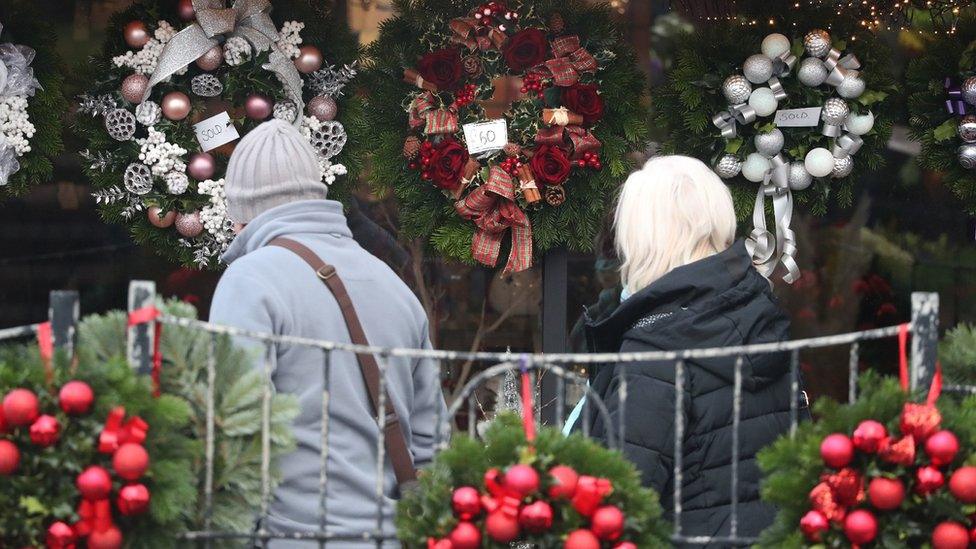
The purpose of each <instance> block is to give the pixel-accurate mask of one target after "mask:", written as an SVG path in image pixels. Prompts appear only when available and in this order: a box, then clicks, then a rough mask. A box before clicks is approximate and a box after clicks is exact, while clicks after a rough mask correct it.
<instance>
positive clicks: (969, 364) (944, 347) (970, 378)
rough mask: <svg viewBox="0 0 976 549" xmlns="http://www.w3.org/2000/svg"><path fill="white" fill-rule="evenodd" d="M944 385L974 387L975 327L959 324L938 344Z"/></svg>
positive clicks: (975, 367)
mask: <svg viewBox="0 0 976 549" xmlns="http://www.w3.org/2000/svg"><path fill="white" fill-rule="evenodd" d="M939 360H940V361H941V363H942V372H943V374H944V375H945V379H946V383H951V384H956V385H970V386H976V326H974V325H972V324H959V325H958V326H956V327H955V328H953V329H951V330H949V331H948V332H946V335H945V339H943V340H942V342H941V343H940V344H939Z"/></svg>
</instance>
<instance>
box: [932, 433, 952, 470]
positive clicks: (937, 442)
mask: <svg viewBox="0 0 976 549" xmlns="http://www.w3.org/2000/svg"><path fill="white" fill-rule="evenodd" d="M925 453H926V454H928V456H929V460H931V461H932V465H935V466H936V467H943V466H945V465H949V464H950V463H952V460H954V459H956V454H957V453H959V439H957V438H956V435H954V434H953V433H952V431H946V430H942V431H938V432H937V433H935V434H933V435H932V436H930V437H929V438H927V439H926V440H925Z"/></svg>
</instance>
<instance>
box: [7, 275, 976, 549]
mask: <svg viewBox="0 0 976 549" xmlns="http://www.w3.org/2000/svg"><path fill="white" fill-rule="evenodd" d="M140 284H141V285H140ZM74 297H75V300H77V294H74ZM152 300H153V289H152V287H151V286H147V285H145V284H144V283H138V282H134V283H133V287H132V288H130V309H135V308H140V307H143V306H145V305H146V304H147V303H151V302H152ZM62 301H64V299H62ZM912 305H913V307H912V320H911V322H910V323H909V324H908V327H909V330H910V331H911V332H912V333H913V334H914V335H913V337H912V352H911V367H912V369H911V372H912V374H911V380H912V386H913V387H918V386H927V385H928V381H929V380H930V379H931V377H932V375H933V374H934V366H935V361H936V360H935V357H936V350H937V342H938V341H937V338H938V295H937V294H922V293H919V294H913V296H912ZM65 307H66V306H65V305H64V304H62V305H60V306H58V307H55V306H52V318H54V317H58V318H62V317H63V318H67V319H69V320H70V319H71V318H72V316H73V318H74V319H75V320H76V319H77V309H76V307H75V308H74V309H71V308H70V307H67V308H65ZM68 310H73V314H72V313H67V312H65V311H68ZM58 311H61V312H60V313H59V312H58ZM59 315H60V316H59ZM59 322H60V324H58V325H57V326H55V322H54V321H53V320H52V328H55V343H56V345H57V344H58V342H59V341H60V344H61V345H62V346H64V345H70V343H69V341H70V339H71V338H72V337H73V335H71V336H69V335H68V334H69V332H70V330H73V328H70V329H65V328H62V327H61V326H62V324H65V323H66V322H67V321H65V320H59ZM155 322H160V323H162V324H164V325H175V326H182V327H184V328H189V329H193V330H199V331H202V332H206V333H209V334H211V338H210V341H211V345H210V348H209V360H208V368H207V391H206V400H207V407H206V414H207V418H206V426H207V427H206V440H205V446H204V448H205V450H204V451H205V460H206V466H205V478H204V479H203V483H204V498H205V506H206V509H207V510H208V511H209V510H212V502H213V500H212V497H213V489H214V478H213V476H214V444H215V442H214V441H215V433H216V429H217V426H216V425H215V422H214V393H215V378H216V375H215V359H214V354H215V349H216V341H217V338H218V337H221V336H232V337H235V338H246V339H247V340H250V341H254V342H258V343H259V344H260V345H261V346H263V349H264V362H263V364H264V366H263V369H264V376H263V399H262V403H263V404H262V412H261V430H262V445H261V486H262V494H261V505H260V509H259V518H260V519H261V520H259V522H258V524H259V526H258V527H257V528H256V529H255V530H253V531H247V532H224V531H214V530H212V525H211V523H210V522H209V519H206V520H205V523H204V525H203V529H202V530H199V531H194V532H186V533H183V534H181V537H182V538H183V539H185V540H187V541H191V542H196V543H198V544H200V545H204V546H209V545H210V544H211V542H212V541H213V540H227V539H237V540H250V541H251V542H253V543H256V544H260V545H262V546H267V544H268V543H269V542H270V541H272V540H276V539H289V540H308V541H314V542H318V544H319V545H320V546H325V545H326V544H327V543H328V542H335V541H345V542H349V541H359V542H364V543H366V544H367V545H372V544H375V546H376V547H384V542H388V541H391V540H392V539H394V537H395V536H394V533H393V532H392V531H391V530H390V529H389V528H388V524H386V522H385V521H386V520H388V517H389V515H390V512H391V510H390V509H389V508H388V506H389V499H388V495H389V494H388V493H387V489H388V485H386V484H385V483H384V479H385V478H386V475H385V474H384V463H385V457H384V452H385V441H384V437H383V432H384V430H383V429H382V428H378V429H377V432H378V434H379V436H378V440H377V442H376V453H377V455H378V460H377V463H376V467H377V468H376V473H375V475H376V484H375V491H374V500H375V503H376V523H375V527H373V528H370V529H368V530H366V531H361V532H334V531H330V530H329V528H328V527H327V524H328V522H327V516H328V513H329V510H328V494H329V489H330V484H329V483H330V479H329V471H328V469H329V467H328V466H327V465H328V463H329V445H328V444H327V441H328V436H329V423H330V406H329V402H330V383H329V379H330V372H331V370H330V365H331V363H332V358H333V355H335V354H336V353H351V354H354V355H358V354H371V355H373V356H375V357H376V359H377V362H378V364H379V367H380V371H381V372H382V373H384V375H381V380H380V391H379V394H380V395H384V394H385V392H386V391H385V390H384V389H385V385H386V376H385V372H386V371H387V368H388V367H389V364H390V362H391V361H394V360H430V361H435V362H436V363H437V365H438V366H439V368H440V371H441V372H444V371H445V368H446V367H448V366H450V365H451V364H453V363H455V362H459V361H472V362H475V363H477V364H480V365H482V366H483V368H479V373H478V374H476V375H475V376H474V377H473V378H472V379H471V380H470V381H469V382H468V383H467V384H466V385H465V387H463V388H462V390H461V391H460V392H459V395H460V396H459V398H457V399H456V400H455V401H453V402H452V403H451V404H450V406H449V408H448V409H447V412H446V417H441V414H440V413H439V414H438V417H437V418H436V422H437V423H436V425H437V429H436V433H435V442H434V446H435V448H437V449H442V448H444V447H446V446H447V444H448V442H449V437H450V433H449V432H448V431H447V429H446V428H445V427H444V426H445V424H450V423H454V420H455V419H456V417H457V415H458V414H460V413H461V412H462V411H466V412H467V431H468V432H469V433H470V434H471V435H472V436H477V424H476V422H477V418H478V413H477V395H476V392H475V390H476V389H477V388H478V387H479V386H480V385H482V384H484V383H485V382H487V381H488V380H490V379H493V378H497V377H500V376H503V375H504V374H505V373H506V372H508V371H512V370H526V371H528V372H530V373H531V374H532V375H533V376H535V378H536V379H538V378H539V376H548V375H552V376H555V378H556V380H555V383H554V384H553V383H549V384H541V385H542V386H543V387H546V386H550V387H555V394H549V395H547V394H543V395H542V396H541V398H540V401H542V402H549V401H552V402H553V404H554V406H555V414H554V416H555V418H556V419H555V425H556V426H557V427H560V426H562V424H563V421H564V420H565V416H566V410H567V406H566V405H567V402H566V395H567V385H568V384H578V385H579V386H581V387H582V388H583V398H585V399H586V400H585V405H584V406H583V417H584V420H583V422H582V426H583V434H584V435H589V431H588V428H589V425H590V423H591V422H590V421H589V419H590V415H591V414H594V413H595V414H596V416H597V418H598V420H599V421H602V425H603V427H604V429H603V432H604V433H606V434H605V439H606V442H607V445H608V446H610V447H618V446H619V445H620V443H621V441H623V440H625V437H626V432H625V421H624V414H623V411H625V410H627V409H628V407H627V405H626V402H627V398H628V395H627V384H626V378H625V376H624V379H622V382H621V383H620V384H619V386H618V387H617V390H616V393H615V394H614V395H613V396H614V398H615V399H617V400H618V401H619V406H618V410H619V412H618V413H617V414H616V417H612V415H611V414H610V413H608V411H607V407H606V404H605V403H604V402H603V401H602V400H601V399H600V397H599V395H597V394H595V392H594V391H593V390H592V389H590V388H589V387H588V386H587V385H586V380H585V379H583V378H582V377H580V376H578V375H577V374H575V373H574V372H573V371H572V369H571V368H570V366H571V365H579V364H600V363H616V364H620V365H625V364H634V363H641V362H648V361H658V362H659V361H667V362H671V363H673V364H674V369H675V390H676V395H675V400H676V402H675V416H674V432H675V442H674V464H673V472H672V474H673V478H674V482H673V486H674V493H673V494H672V495H673V508H672V509H670V510H669V511H670V512H671V514H672V515H673V519H674V522H675V527H674V533H673V536H672V540H673V541H674V542H675V543H681V544H684V543H691V544H719V545H748V544H750V543H752V542H754V541H755V539H754V538H750V537H748V536H744V535H741V533H740V532H739V517H738V510H739V505H738V504H739V471H738V457H739V455H740V450H741V449H740V445H739V441H740V430H741V420H742V418H741V415H742V402H743V365H744V361H745V359H746V357H748V356H752V355H757V354H766V353H786V354H788V356H789V360H790V366H791V367H790V376H791V384H790V387H791V391H792V398H791V399H790V402H791V405H790V419H791V433H792V432H794V431H795V429H796V426H797V424H798V421H799V400H800V391H801V388H800V372H799V363H800V360H799V357H800V351H801V350H804V349H814V348H822V347H834V346H849V361H848V378H849V382H850V390H849V394H848V398H849V400H850V401H851V402H853V401H855V400H856V398H857V392H856V387H857V379H858V375H859V371H858V364H859V358H860V343H861V342H865V341H869V340H877V339H883V338H892V337H895V336H896V335H897V334H898V331H899V327H898V326H892V327H886V328H878V329H874V330H866V331H860V332H853V333H847V334H840V335H830V336H824V337H816V338H810V339H802V340H794V341H784V342H773V343H763V344H757V345H747V346H735V347H723V348H711V349H686V350H672V351H654V352H638V353H595V354H561V353H551V354H519V353H489V352H457V351H446V350H423V349H394V348H382V347H370V346H359V345H353V344H349V343H341V342H334V341H321V340H314V339H308V338H303V337H296V336H288V335H274V334H267V333H258V332H253V331H249V330H242V329H237V328H231V327H227V326H217V325H213V324H210V323H207V322H204V321H200V320H195V319H190V318H181V317H172V316H160V317H158V319H157V320H156V321H155ZM72 325H73V324H72ZM35 328H36V325H34V326H27V327H22V328H14V329H8V330H3V331H0V340H2V339H5V338H10V337H22V336H25V335H30V334H31V333H33V331H34V329H35ZM59 330H60V331H61V332H63V334H64V335H62V336H60V339H59V336H58V335H57V334H58V331H59ZM66 330H68V331H66ZM154 333H155V332H154V330H152V329H151V326H150V325H149V324H144V325H137V326H133V327H131V328H130V334H129V339H130V353H129V356H130V360H131V361H133V366H134V367H138V368H140V369H144V370H147V371H148V368H149V361H150V358H151V357H150V353H149V349H152V346H153V342H152V338H153V337H154ZM277 346H302V347H307V348H312V349H317V350H319V351H321V356H322V366H321V368H320V371H321V375H322V376H323V384H322V386H323V393H322V395H321V396H322V409H321V414H322V421H321V434H320V435H321V439H320V443H321V452H320V456H319V458H320V477H319V485H318V498H319V509H318V515H319V516H318V521H319V528H318V529H317V530H315V531H303V532H293V533H286V534H278V533H272V532H270V531H268V530H267V529H266V528H264V527H263V525H265V524H266V519H267V517H268V511H269V504H270V502H271V498H272V490H271V486H272V482H271V478H272V471H271V442H270V425H271V396H272V391H273V390H274V388H273V385H272V380H271V371H272V357H273V356H274V353H275V352H276V347H277ZM714 358H728V359H729V361H730V365H731V367H732V368H734V384H733V396H732V410H731V413H732V417H731V430H732V461H731V464H732V465H731V467H732V469H731V475H730V478H729V483H730V494H731V498H732V501H731V509H732V517H731V522H730V527H729V531H728V532H724V533H722V534H720V535H717V536H697V535H687V534H685V533H684V526H683V524H682V513H683V510H682V502H681V497H682V477H683V475H684V473H685V470H684V464H683V456H684V454H685V451H684V450H685V449H684V446H683V441H684V440H685V434H686V429H687V428H688V426H687V425H685V421H684V416H683V414H682V413H681V411H682V409H683V403H684V399H685V398H687V395H686V388H685V383H684V380H685V377H686V375H687V368H688V364H689V363H690V362H694V361H697V360H702V359H714ZM962 389H965V388H962ZM388 405H390V403H387V402H385V399H384V398H381V399H380V402H379V406H378V408H379V409H378V410H377V411H376V412H377V417H376V420H377V425H382V424H383V421H382V418H384V417H385V415H386V414H385V407H386V406H388ZM537 413H538V411H537ZM631 413H632V412H631ZM205 516H206V517H209V516H210V515H209V513H207V514H205ZM385 517H386V518H385Z"/></svg>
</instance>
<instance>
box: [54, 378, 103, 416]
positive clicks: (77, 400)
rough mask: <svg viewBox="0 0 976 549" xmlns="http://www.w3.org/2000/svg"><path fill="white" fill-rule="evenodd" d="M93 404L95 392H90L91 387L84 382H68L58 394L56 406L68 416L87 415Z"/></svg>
mask: <svg viewBox="0 0 976 549" xmlns="http://www.w3.org/2000/svg"><path fill="white" fill-rule="evenodd" d="M93 402H95V392H94V391H92V388H91V385H89V384H87V383H85V382H84V381H78V380H74V381H69V382H67V383H65V384H64V385H63V386H62V387H61V390H60V391H59V392H58V404H60V405H61V409H62V410H64V413H66V414H68V415H69V416H80V415H82V414H87V413H88V410H91V406H92V403H93Z"/></svg>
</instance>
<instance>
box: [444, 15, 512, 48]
mask: <svg viewBox="0 0 976 549" xmlns="http://www.w3.org/2000/svg"><path fill="white" fill-rule="evenodd" d="M448 26H449V27H451V32H452V33H453V34H452V35H451V43H452V44H461V45H462V46H465V47H467V48H468V49H469V50H472V51H473V50H482V51H484V50H490V49H499V48H501V47H502V44H504V43H505V40H507V39H508V35H506V34H505V33H504V32H502V31H500V30H498V28H497V27H490V26H489V27H486V26H483V25H480V24H479V23H478V20H477V19H475V18H474V17H457V18H454V19H451V22H450V23H448Z"/></svg>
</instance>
